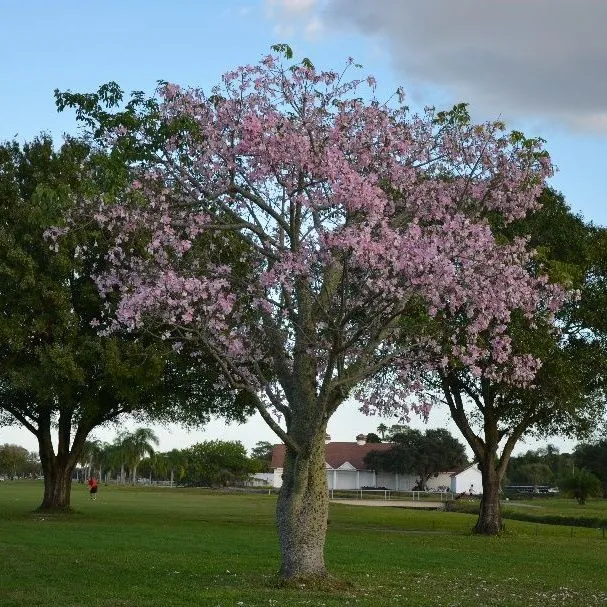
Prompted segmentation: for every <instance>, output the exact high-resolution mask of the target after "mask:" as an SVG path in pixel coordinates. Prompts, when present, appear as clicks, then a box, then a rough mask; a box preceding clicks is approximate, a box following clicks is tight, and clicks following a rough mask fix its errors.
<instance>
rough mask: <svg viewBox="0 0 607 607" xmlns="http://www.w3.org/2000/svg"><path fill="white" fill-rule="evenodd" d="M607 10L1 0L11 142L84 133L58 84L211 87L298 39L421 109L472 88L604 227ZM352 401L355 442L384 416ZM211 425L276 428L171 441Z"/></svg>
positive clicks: (4, 123) (361, 2) (477, 112)
mask: <svg viewBox="0 0 607 607" xmlns="http://www.w3.org/2000/svg"><path fill="white" fill-rule="evenodd" d="M572 7H575V10H572ZM606 22H607V2H604V0H576V2H571V1H570V0H534V2H533V3H530V2H528V0H524V1H523V0H494V1H492V2H490V3H487V2H486V1H485V0H459V2H458V3H454V2H452V0H434V1H433V2H425V3H420V2H418V1H417V2H416V1H415V0H374V1H371V0H251V1H245V0H224V1H223V2H214V1H202V0H197V1H196V0H174V1H173V2H170V3H169V2H161V1H159V0H147V1H143V0H128V1H124V0H104V2H82V1H75V0H62V1H61V2H48V1H47V0H22V1H21V2H11V1H5V2H2V3H0V64H1V65H2V76H3V83H2V87H1V88H0V115H1V116H2V120H1V121H0V140H5V139H12V138H13V137H16V138H17V139H18V140H19V141H21V142H23V141H26V140H28V139H31V138H32V137H34V136H35V135H36V134H38V133H40V132H41V131H47V132H49V133H51V134H52V135H53V136H54V137H56V138H57V137H59V136H60V135H61V134H62V133H63V132H69V133H75V132H76V123H75V119H74V116H73V114H72V113H71V112H65V113H63V114H58V113H57V112H56V110H55V104H54V98H53V90H54V89H56V88H58V89H60V90H67V89H70V90H72V91H80V92H85V91H92V90H95V89H96V88H97V87H98V86H99V85H100V84H102V83H104V82H107V81H110V80H114V81H116V82H118V83H119V84H120V85H121V86H122V87H123V89H125V90H127V91H131V90H145V91H148V92H151V91H153V89H154V87H155V84H156V81H157V80H167V81H171V82H175V83H178V84H181V85H192V86H200V87H202V88H210V86H212V85H213V84H215V83H216V82H218V80H219V78H220V76H221V74H222V73H223V72H225V71H227V70H229V69H231V68H233V67H235V66H237V65H241V64H245V63H254V62H256V61H257V60H258V59H259V58H260V57H261V56H263V55H264V54H267V53H268V51H269V47H270V45H272V44H274V43H277V42H287V43H289V44H290V45H291V46H292V47H293V49H294V51H295V53H296V56H297V57H300V58H303V57H309V58H310V59H311V60H312V61H313V62H314V63H315V64H316V65H318V66H320V67H326V68H334V69H337V68H340V67H341V66H343V65H344V63H345V60H346V58H347V57H349V56H352V57H354V59H355V60H356V61H357V62H359V63H362V64H363V65H364V71H365V73H369V74H373V75H374V76H375V77H376V78H377V79H378V81H379V85H380V90H381V91H385V93H386V95H389V94H390V93H391V92H393V91H394V90H396V88H397V87H398V86H401V85H402V86H403V87H404V88H405V90H406V91H409V98H410V100H411V105H412V106H413V107H415V106H417V107H421V106H423V105H426V104H428V105H437V106H440V107H445V106H449V105H451V104H453V103H455V102H459V101H466V102H468V103H470V105H471V110H472V113H473V116H474V117H475V118H477V119H479V120H483V119H493V118H497V117H501V118H502V119H505V120H506V121H507V123H508V125H509V126H511V127H512V128H517V129H520V130H523V131H525V133H526V134H528V135H533V136H542V137H543V138H544V139H546V141H547V144H546V146H547V149H548V150H549V152H550V153H551V155H552V157H553V161H554V162H555V164H556V165H557V167H558V169H559V171H558V172H557V174H556V176H555V178H554V179H553V181H552V184H553V185H554V186H555V187H556V188H558V189H560V190H561V191H562V192H563V193H564V194H565V197H566V199H567V201H568V203H569V204H570V206H571V207H572V208H573V209H574V210H575V211H577V212H580V213H582V214H583V215H584V217H585V218H586V219H588V220H592V221H593V222H595V223H597V224H601V225H607V204H605V201H606V197H605V186H604V174H605V172H606V170H607V166H606V165H607V83H606V82H607V80H606V79H605V78H604V73H605V71H606V67H607V65H606V64H607V42H606V41H605V37H604V36H603V32H602V31H601V30H602V28H603V27H604V24H605V23H606ZM601 68H602V69H601ZM355 411H356V408H355V406H351V407H349V408H348V409H347V410H346V411H345V412H344V413H343V414H341V415H340V417H339V418H338V419H337V420H335V421H334V422H333V425H332V426H331V425H330V432H331V433H332V434H333V438H334V439H336V440H353V438H354V436H355V435H356V434H358V433H359V432H361V431H362V432H367V431H371V430H373V429H374V428H375V427H376V426H377V424H378V423H379V421H381V420H376V419H366V418H363V417H362V416H359V415H358V414H357V413H356V412H355ZM388 423H389V422H388ZM431 423H432V424H433V425H442V424H444V423H446V416H445V415H443V414H442V413H441V414H439V413H438V412H437V413H436V414H434V419H431ZM251 424H253V425H251ZM249 426H250V427H249ZM110 435H113V432H112V431H110V432H109V434H108V436H110ZM17 436H18V437H19V438H20V439H22V440H19V441H17V442H20V443H21V444H24V445H26V443H27V445H30V446H31V448H34V447H35V443H32V442H31V440H29V437H28V436H27V435H26V434H19V435H17V434H16V433H15V431H14V430H7V429H1V428H0V443H3V442H8V441H10V440H11V439H12V438H13V437H17ZM163 436H164V435H163ZM104 437H105V436H101V438H104ZM216 437H219V438H226V439H233V438H234V439H238V438H239V439H241V440H243V442H245V444H246V445H247V446H251V445H253V444H254V443H255V442H256V440H270V441H273V440H274V438H273V435H272V433H271V432H270V431H269V430H266V429H265V428H263V427H262V426H261V424H259V423H258V422H250V424H248V425H247V426H246V427H245V428H235V429H229V428H228V429H226V428H224V425H223V424H222V423H221V422H217V423H214V424H213V425H211V426H210V427H209V428H208V429H207V430H206V432H205V433H204V434H200V433H197V434H195V435H190V434H186V433H184V432H183V431H181V430H179V429H174V430H173V434H172V435H168V434H167V435H166V437H164V438H163V443H162V444H161V448H162V449H164V448H167V449H168V448H171V447H173V446H179V445H180V444H182V443H183V442H184V441H185V442H187V443H188V444H191V443H192V442H195V441H196V440H201V439H205V438H216ZM15 440H16V439H15Z"/></svg>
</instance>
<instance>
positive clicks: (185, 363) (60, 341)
mask: <svg viewBox="0 0 607 607" xmlns="http://www.w3.org/2000/svg"><path fill="white" fill-rule="evenodd" d="M123 179H124V171H122V169H119V168H117V167H116V165H115V163H113V162H112V159H110V158H109V157H108V156H106V155H104V154H102V153H98V152H95V153H93V152H91V150H90V148H89V146H88V145H87V144H86V143H85V142H83V141H80V140H75V139H67V140H66V141H65V142H64V143H63V144H62V145H61V147H59V148H58V149H56V148H55V147H54V146H53V143H52V141H51V139H50V138H48V137H45V136H43V137H40V138H38V139H36V140H34V141H33V142H31V143H28V144H25V145H24V146H23V147H21V146H19V145H18V144H17V143H10V142H9V143H5V144H3V145H0V310H1V311H2V313H1V314H0V424H2V425H7V424H19V425H21V426H22V427H24V428H26V429H27V430H29V431H30V432H31V433H32V434H33V435H34V436H35V437H36V438H37V440H38V445H39V455H40V461H41V465H42V469H43V472H44V496H43V499H42V503H41V505H40V508H41V509H51V510H52V509H60V510H67V509H69V505H70V490H71V479H72V472H73V470H74V467H75V466H76V464H77V463H78V461H79V458H80V457H81V453H82V450H83V448H84V447H85V445H86V440H87V437H88V436H89V434H90V433H91V431H92V430H93V429H94V428H96V427H98V426H100V425H103V424H107V423H109V422H111V421H114V420H116V419H117V418H118V417H120V416H121V415H123V414H127V413H129V414H133V415H136V416H137V415H139V416H141V417H144V418H146V417H147V418H153V419H158V420H167V421H175V420H181V421H183V422H184V423H186V424H190V425H196V424H200V423H203V422H204V421H206V420H207V419H208V413H209V411H210V410H216V411H223V412H224V413H226V414H227V415H228V416H229V415H230V407H229V403H230V402H232V396H231V394H228V393H227V392H224V393H223V394H220V393H218V392H217V390H215V389H214V388H213V386H214V383H215V379H216V372H215V376H213V373H212V371H211V370H210V369H211V367H210V366H208V365H207V367H206V368H207V370H208V372H207V373H200V370H199V368H198V367H196V368H195V367H194V365H193V363H192V362H191V359H188V357H187V356H186V357H177V356H176V354H175V353H174V352H173V350H172V348H171V346H170V344H168V343H164V342H162V341H159V340H157V339H155V338H152V337H151V336H149V335H146V334H141V333H136V332H132V333H129V334H127V333H123V334H116V335H113V336H111V337H107V336H102V335H99V333H98V330H97V329H96V328H95V326H94V325H95V324H96V321H97V319H98V318H99V317H100V316H101V314H102V311H103V310H104V305H105V302H104V301H103V300H102V299H101V298H100V296H99V294H98V290H97V287H96V285H95V283H94V281H93V279H92V275H93V274H94V273H95V272H96V271H98V270H99V269H100V268H101V267H103V264H104V263H105V261H104V259H105V254H106V253H107V247H106V245H105V240H104V237H103V234H102V233H101V232H100V231H99V230H98V229H96V228H94V227H93V225H92V224H91V222H90V221H89V219H90V218H88V219H87V218H84V217H83V218H81V220H80V223H74V224H73V226H72V227H73V228H74V229H73V231H71V232H70V233H69V234H68V235H67V236H66V237H65V239H64V241H63V246H62V247H61V248H57V247H55V246H54V245H53V243H52V240H50V241H49V239H48V235H49V234H52V233H53V230H57V228H53V226H58V225H62V224H63V222H64V217H65V216H66V214H67V213H68V212H69V210H70V209H71V208H73V207H74V205H76V204H77V201H78V200H79V199H81V198H83V197H86V198H87V199H96V200H98V201H99V202H101V201H102V200H107V199H111V198H112V196H113V195H114V193H115V192H116V191H118V190H119V189H120V188H121V187H122V180H123ZM59 231H61V229H59ZM55 249H56V250H55ZM236 415H237V417H238V416H239V419H242V416H244V415H246V413H245V412H244V410H243V408H242V407H240V408H239V410H238V413H237V414H236ZM55 431H56V432H57V434H56V439H53V433H54V432H55Z"/></svg>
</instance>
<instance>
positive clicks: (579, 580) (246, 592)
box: [0, 482, 607, 607]
mask: <svg viewBox="0 0 607 607" xmlns="http://www.w3.org/2000/svg"><path fill="white" fill-rule="evenodd" d="M41 491H42V485H41V483H40V482H38V483H24V482H21V483H9V482H3V483H0V605H2V607H17V606H18V607H25V606H27V607H35V606H38V605H40V606H42V605H45V606H47V605H61V606H65V607H72V606H108V607H110V606H122V605H129V606H137V607H139V606H142V607H144V606H162V607H173V606H178V605H179V606H181V605H203V606H206V605H209V606H213V607H215V606H218V605H220V606H222V607H228V606H230V607H232V606H237V607H245V606H246V607H252V606H258V607H261V606H262V605H263V606H267V607H270V606H274V607H282V606H295V605H312V606H315V605H319V606H320V605H325V606H327V607H333V606H338V605H339V606H345V605H352V606H354V605H356V606H361V607H364V606H371V605H373V606H377V605H404V604H406V605H408V606H409V605H410V606H421V605H441V606H444V607H446V606H449V605H454V606H455V605H461V606H468V605H478V606H482V605H510V606H521V605H525V606H526V605H530V606H532V605H545V604H552V605H558V606H561V605H576V606H577V605H589V606H591V605H606V604H607V575H606V574H605V568H606V566H605V562H606V559H607V540H603V539H602V538H601V534H600V533H598V532H597V531H596V530H593V529H583V528H577V529H574V530H573V535H572V529H571V528H569V527H560V526H552V525H538V524H534V523H523V522H517V521H508V522H507V532H506V533H505V534H503V535H502V536H500V537H497V538H486V537H476V536H473V535H471V534H470V532H469V531H470V529H471V527H472V525H473V523H474V520H475V517H474V516H472V515H468V514H454V513H444V512H423V511H413V510H406V509H399V508H366V507H356V506H348V505H339V504H333V505H332V506H331V511H330V520H329V533H328V538H327V550H326V554H327V564H328V566H329V568H330V570H331V572H332V573H333V574H334V575H336V576H338V577H340V578H341V579H343V580H346V581H347V582H349V583H351V587H350V588H349V589H348V590H345V591H344V590H341V591H334V592H321V591H318V590H314V589H290V590H287V589H281V588H279V587H278V585H277V578H276V576H275V571H276V569H277V566H278V549H277V540H276V533H275V530H274V505H275V497H274V496H267V495H245V494H237V495H236V494H234V495H225V494H221V493H216V492H211V491H204V490H197V489H188V490H176V489H158V490H132V489H123V488H115V487H112V488H110V487H103V486H102V487H101V488H100V493H99V497H98V500H97V501H96V502H90V501H89V500H88V495H87V493H86V490H85V489H84V487H81V486H76V487H75V488H74V490H73V498H72V504H73V506H74V508H75V510H76V512H75V513H74V514H73V515H68V516H66V515H61V516H46V515H39V514H36V513H33V512H32V510H33V509H34V508H35V507H36V505H37V504H38V502H39V501H40V498H41ZM551 503H552V502H551ZM567 505H568V506H569V505H571V504H567ZM556 507H557V506H556V505H555V508H556Z"/></svg>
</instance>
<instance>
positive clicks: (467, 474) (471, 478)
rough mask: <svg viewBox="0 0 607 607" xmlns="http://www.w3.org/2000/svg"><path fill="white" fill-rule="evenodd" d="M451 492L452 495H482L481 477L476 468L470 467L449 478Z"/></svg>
mask: <svg viewBox="0 0 607 607" xmlns="http://www.w3.org/2000/svg"><path fill="white" fill-rule="evenodd" d="M451 491H453V493H471V494H473V495H481V494H482V493H483V477H482V475H481V471H480V470H479V469H478V466H471V467H470V468H466V469H465V470H462V471H461V472H460V473H459V474H456V475H454V476H452V477H451Z"/></svg>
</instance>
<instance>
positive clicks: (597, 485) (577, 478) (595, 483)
mask: <svg viewBox="0 0 607 607" xmlns="http://www.w3.org/2000/svg"><path fill="white" fill-rule="evenodd" d="M559 489H560V490H561V492H562V493H563V494H564V495H565V496H567V497H574V498H575V499H576V500H577V502H578V504H580V505H582V506H583V505H584V504H585V503H586V500H587V499H588V498H589V497H598V496H599V495H601V493H602V486H601V480H600V479H599V478H598V477H597V476H595V475H594V474H592V472H589V471H588V470H585V469H584V468H581V469H579V470H576V471H575V473H574V474H572V475H571V476H566V477H565V478H562V479H560V480H559Z"/></svg>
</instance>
